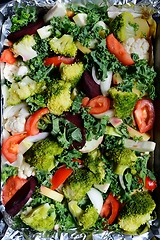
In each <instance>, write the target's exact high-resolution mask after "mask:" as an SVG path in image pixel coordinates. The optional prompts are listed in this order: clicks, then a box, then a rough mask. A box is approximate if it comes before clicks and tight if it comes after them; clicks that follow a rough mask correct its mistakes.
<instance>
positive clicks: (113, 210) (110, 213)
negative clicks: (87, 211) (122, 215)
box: [100, 193, 120, 225]
mask: <svg viewBox="0 0 160 240" xmlns="http://www.w3.org/2000/svg"><path fill="white" fill-rule="evenodd" d="M119 209H120V203H119V201H118V200H117V199H116V197H114V196H113V195H112V193H109V195H108V197H107V198H106V200H105V202H104V204H103V207H102V210H101V213H100V216H101V217H103V218H106V219H107V223H108V224H109V225H111V224H112V223H113V222H114V221H115V220H116V218H117V216H118V211H119Z"/></svg>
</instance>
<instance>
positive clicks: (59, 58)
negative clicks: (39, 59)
mask: <svg viewBox="0 0 160 240" xmlns="http://www.w3.org/2000/svg"><path fill="white" fill-rule="evenodd" d="M74 62H75V58H68V57H64V56H55V57H50V58H46V59H45V61H44V65H45V66H46V65H52V64H54V66H56V67H59V65H60V64H61V63H65V64H72V63H74Z"/></svg>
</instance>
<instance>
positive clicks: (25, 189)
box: [5, 177, 37, 217]
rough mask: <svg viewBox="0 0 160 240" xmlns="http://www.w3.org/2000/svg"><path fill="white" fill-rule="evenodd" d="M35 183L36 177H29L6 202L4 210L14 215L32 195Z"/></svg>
mask: <svg viewBox="0 0 160 240" xmlns="http://www.w3.org/2000/svg"><path fill="white" fill-rule="evenodd" d="M36 185H37V179H36V178H35V177H30V178H29V179H28V181H27V182H26V183H25V184H24V185H23V186H22V187H21V188H20V189H19V190H18V191H17V192H16V193H15V194H14V195H13V197H12V198H11V199H10V200H9V201H8V202H7V203H6V205H5V210H6V212H7V213H8V214H9V215H10V216H12V217H14V216H15V215H16V214H17V213H18V212H19V211H20V210H21V209H22V207H23V206H24V205H25V204H26V202H27V201H28V200H29V198H30V197H31V196H32V194H33V192H34V190H35V187H36Z"/></svg>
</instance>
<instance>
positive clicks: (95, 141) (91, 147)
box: [79, 136, 103, 153]
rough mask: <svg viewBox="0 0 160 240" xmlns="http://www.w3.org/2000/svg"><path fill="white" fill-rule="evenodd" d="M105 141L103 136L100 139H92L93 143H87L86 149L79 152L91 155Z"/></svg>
mask: <svg viewBox="0 0 160 240" xmlns="http://www.w3.org/2000/svg"><path fill="white" fill-rule="evenodd" d="M102 141H103V136H100V137H99V138H98V139H92V140H91V141H86V143H85V145H84V147H83V148H82V149H80V150H79V151H80V152H82V153H89V152H91V151H93V150H94V149H96V148H97V147H98V146H99V144H101V142H102Z"/></svg>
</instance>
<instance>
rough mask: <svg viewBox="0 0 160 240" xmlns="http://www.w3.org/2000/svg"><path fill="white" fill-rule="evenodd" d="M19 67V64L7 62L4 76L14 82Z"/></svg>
mask: <svg viewBox="0 0 160 240" xmlns="http://www.w3.org/2000/svg"><path fill="white" fill-rule="evenodd" d="M18 68H19V67H18V66H17V64H9V63H6V64H5V66H4V69H3V77H4V78H5V79H7V80H8V81H9V82H11V83H12V82H14V75H16V73H17V71H18Z"/></svg>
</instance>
